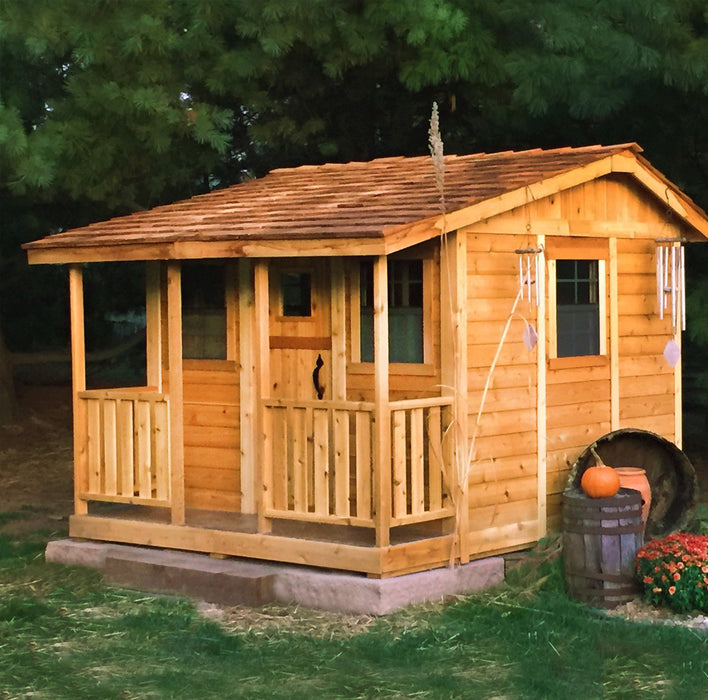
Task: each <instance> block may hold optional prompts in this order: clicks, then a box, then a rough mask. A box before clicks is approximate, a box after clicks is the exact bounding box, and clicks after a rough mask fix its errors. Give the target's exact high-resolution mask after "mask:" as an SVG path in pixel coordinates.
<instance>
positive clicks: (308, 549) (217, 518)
mask: <svg viewBox="0 0 708 700" xmlns="http://www.w3.org/2000/svg"><path fill="white" fill-rule="evenodd" d="M185 515H186V522H185V524H184V525H174V524H172V523H171V522H170V511H169V509H167V508H155V507H146V506H134V505H128V506H126V505H123V504H103V503H102V504H93V505H92V507H91V508H90V510H89V514H87V515H73V516H71V518H70V521H69V536H70V537H72V538H81V539H85V540H97V541H102V542H115V543H121V544H135V545H148V546H154V547H163V548H168V549H175V550H183V551H188V552H200V553H205V554H212V555H215V556H227V557H246V558H249V559H258V560H272V561H279V562H288V563H292V564H304V565H307V566H319V567H322V568H326V569H338V570H343V571H350V572H361V573H365V574H368V575H369V576H372V577H382V578H385V577H390V576H399V575H402V574H407V573H411V572H415V571H421V570H423V569H429V568H439V567H443V566H446V565H448V564H449V562H450V554H451V551H452V547H453V546H454V540H455V536H454V534H453V533H451V532H444V531H443V530H444V528H445V527H446V523H445V521H437V522H431V523H423V524H416V525H405V526H399V527H396V528H391V540H390V544H389V545H388V546H385V547H377V546H376V542H375V532H374V530H373V529H368V528H363V527H353V526H342V525H331V524H320V523H303V522H295V521H290V520H272V521H271V526H272V527H271V531H270V532H267V533H259V532H258V531H257V517H256V516H255V515H244V514H242V513H232V512H225V511H211V510H199V509H187V511H186V514H185Z"/></svg>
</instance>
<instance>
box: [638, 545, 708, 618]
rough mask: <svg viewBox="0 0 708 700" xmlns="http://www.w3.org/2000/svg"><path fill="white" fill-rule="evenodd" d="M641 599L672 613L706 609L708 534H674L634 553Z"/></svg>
mask: <svg viewBox="0 0 708 700" xmlns="http://www.w3.org/2000/svg"><path fill="white" fill-rule="evenodd" d="M636 561H637V569H636V571H637V577H638V578H639V581H640V583H641V585H642V586H643V588H644V600H646V601H647V602H648V603H651V604H652V605H663V606H666V607H668V608H671V609H672V610H674V611H675V612H689V611H691V610H701V611H703V612H708V536H707V535H691V534H687V533H678V532H677V533H673V534H671V535H668V536H667V537H664V538H663V539H660V540H652V541H651V542H649V543H647V544H646V545H644V547H642V548H641V549H640V550H639V551H638V552H637V560H636Z"/></svg>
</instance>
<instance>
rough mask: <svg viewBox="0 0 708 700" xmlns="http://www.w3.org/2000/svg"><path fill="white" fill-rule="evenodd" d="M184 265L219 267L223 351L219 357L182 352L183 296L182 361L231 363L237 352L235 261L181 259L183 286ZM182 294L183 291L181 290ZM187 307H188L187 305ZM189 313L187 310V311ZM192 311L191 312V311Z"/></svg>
mask: <svg viewBox="0 0 708 700" xmlns="http://www.w3.org/2000/svg"><path fill="white" fill-rule="evenodd" d="M185 267H194V268H196V267H201V268H203V269H206V268H208V267H213V268H214V269H216V268H219V269H220V271H221V273H222V275H223V278H222V279H223V284H222V286H223V292H224V338H223V342H224V352H223V356H222V357H219V358H212V357H190V356H186V355H185V354H184V325H185V323H184V319H185V303H184V298H182V300H181V304H180V306H181V309H180V310H181V316H182V334H183V338H182V342H183V351H182V361H183V362H185V363H204V362H209V363H211V364H212V365H214V366H217V365H218V364H222V365H223V364H225V363H232V362H233V361H234V360H235V359H236V356H237V354H238V349H237V348H238V343H237V339H236V338H235V328H236V323H237V310H236V301H237V288H238V272H237V268H236V265H235V261H233V260H228V259H221V258H215V259H208V260H202V259H198V260H196V259H195V260H192V259H188V260H183V261H182V264H181V266H180V277H181V283H182V286H184V276H183V273H184V268H185ZM183 295H184V291H183ZM187 308H189V307H187ZM188 313H189V312H188ZM192 313H193V312H192Z"/></svg>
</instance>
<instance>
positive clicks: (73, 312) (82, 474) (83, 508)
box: [69, 264, 88, 515]
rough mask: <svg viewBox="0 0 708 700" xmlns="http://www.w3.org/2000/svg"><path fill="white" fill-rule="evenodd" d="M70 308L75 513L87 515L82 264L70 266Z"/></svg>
mask: <svg viewBox="0 0 708 700" xmlns="http://www.w3.org/2000/svg"><path fill="white" fill-rule="evenodd" d="M69 308H70V326H71V384H72V391H71V397H72V407H73V414H74V513H76V515H86V513H88V503H87V502H86V501H85V500H83V499H82V498H81V497H80V494H82V493H86V492H87V491H88V462H87V456H88V455H87V448H88V434H87V415H86V403H85V402H84V401H81V400H80V399H79V393H80V392H82V391H84V390H85V389H86V345H85V342H84V281H83V270H82V268H81V265H80V264H73V265H69Z"/></svg>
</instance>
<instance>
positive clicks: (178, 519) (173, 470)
mask: <svg viewBox="0 0 708 700" xmlns="http://www.w3.org/2000/svg"><path fill="white" fill-rule="evenodd" d="M167 327H168V338H167V357H168V365H169V387H170V491H171V493H170V497H171V503H172V518H171V519H172V524H173V525H184V523H185V505H184V383H183V379H182V272H181V268H180V263H179V262H176V261H170V262H169V263H168V264H167Z"/></svg>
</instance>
